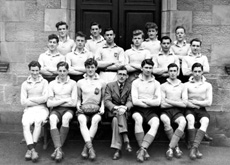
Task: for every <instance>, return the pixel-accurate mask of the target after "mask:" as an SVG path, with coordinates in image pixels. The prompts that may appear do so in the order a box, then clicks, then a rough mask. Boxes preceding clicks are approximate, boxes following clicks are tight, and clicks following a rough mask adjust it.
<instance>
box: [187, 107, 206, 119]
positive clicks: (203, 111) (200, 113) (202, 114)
mask: <svg viewBox="0 0 230 165" xmlns="http://www.w3.org/2000/svg"><path fill="white" fill-rule="evenodd" d="M190 114H191V115H193V116H194V117H195V120H196V121H200V119H201V118H202V117H207V118H208V119H210V115H209V113H208V112H207V111H206V109H205V107H201V108H200V109H197V108H186V111H185V116H187V115H190Z"/></svg>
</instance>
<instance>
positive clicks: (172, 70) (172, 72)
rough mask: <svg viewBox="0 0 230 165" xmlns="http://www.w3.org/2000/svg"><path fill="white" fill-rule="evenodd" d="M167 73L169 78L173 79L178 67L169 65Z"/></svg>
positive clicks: (175, 76)
mask: <svg viewBox="0 0 230 165" xmlns="http://www.w3.org/2000/svg"><path fill="white" fill-rule="evenodd" d="M168 73H169V78H170V79H172V80H174V79H176V78H177V74H178V69H177V67H170V68H169V70H168Z"/></svg>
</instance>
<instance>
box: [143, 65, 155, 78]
mask: <svg viewBox="0 0 230 165" xmlns="http://www.w3.org/2000/svg"><path fill="white" fill-rule="evenodd" d="M141 70H142V73H143V75H145V76H151V74H152V72H153V66H152V65H149V64H145V65H144V66H143V67H142V69H141Z"/></svg>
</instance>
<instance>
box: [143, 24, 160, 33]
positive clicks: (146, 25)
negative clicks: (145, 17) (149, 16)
mask: <svg viewBox="0 0 230 165" xmlns="http://www.w3.org/2000/svg"><path fill="white" fill-rule="evenodd" d="M145 29H146V31H148V30H149V29H155V30H156V31H158V26H157V24H155V23H154V22H146V24H145Z"/></svg>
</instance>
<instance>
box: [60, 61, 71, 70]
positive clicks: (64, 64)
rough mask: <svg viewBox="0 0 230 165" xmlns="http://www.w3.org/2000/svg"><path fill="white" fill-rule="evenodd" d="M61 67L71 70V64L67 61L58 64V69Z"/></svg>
mask: <svg viewBox="0 0 230 165" xmlns="http://www.w3.org/2000/svg"><path fill="white" fill-rule="evenodd" d="M61 66H64V67H65V68H66V69H67V70H69V64H68V63H67V62H65V61H61V62H59V63H58V64H57V69H59V68H60V67H61Z"/></svg>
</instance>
